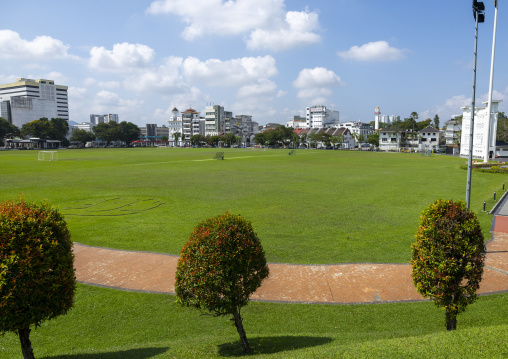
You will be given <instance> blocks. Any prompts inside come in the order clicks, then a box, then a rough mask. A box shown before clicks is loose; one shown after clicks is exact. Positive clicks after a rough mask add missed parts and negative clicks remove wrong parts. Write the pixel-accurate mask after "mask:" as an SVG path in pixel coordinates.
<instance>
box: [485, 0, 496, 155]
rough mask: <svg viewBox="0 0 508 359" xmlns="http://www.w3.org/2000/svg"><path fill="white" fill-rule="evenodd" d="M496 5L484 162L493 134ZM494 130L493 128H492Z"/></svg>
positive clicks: (488, 152)
mask: <svg viewBox="0 0 508 359" xmlns="http://www.w3.org/2000/svg"><path fill="white" fill-rule="evenodd" d="M494 5H495V7H496V9H495V13H494V35H493V39H492V58H491V62H490V84H489V103H488V105H487V116H488V120H487V138H485V155H484V157H483V162H488V161H489V154H490V146H491V138H490V136H491V135H492V134H493V132H492V133H491V131H490V130H491V126H492V123H491V115H490V113H491V112H492V91H493V87H494V59H495V57H496V33H497V0H495V1H494ZM492 130H493V129H492ZM495 146H496V140H495V139H494V151H495V148H496V147H495Z"/></svg>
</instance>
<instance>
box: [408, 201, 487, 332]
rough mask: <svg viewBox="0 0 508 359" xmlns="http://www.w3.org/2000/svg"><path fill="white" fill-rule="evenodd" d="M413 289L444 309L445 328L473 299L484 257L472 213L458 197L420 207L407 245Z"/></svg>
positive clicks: (450, 327) (454, 323)
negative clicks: (412, 233) (422, 209)
mask: <svg viewBox="0 0 508 359" xmlns="http://www.w3.org/2000/svg"><path fill="white" fill-rule="evenodd" d="M411 249H412V253H411V267H412V272H411V274H412V276H413V283H414V285H415V287H416V290H417V291H418V292H419V293H420V294H421V295H422V296H424V297H425V298H430V299H431V300H432V301H433V302H434V303H435V304H436V305H437V306H438V307H442V308H444V309H445V310H446V329H447V330H455V329H457V315H458V314H459V313H461V312H463V311H464V310H465V309H466V307H467V305H468V304H471V303H473V302H474V301H476V299H477V294H476V291H477V290H478V288H479V286H480V281H481V279H482V274H483V266H484V261H485V252H484V250H485V248H484V239H483V234H482V231H481V228H480V224H479V222H478V219H477V218H476V215H475V214H474V213H473V212H471V211H469V210H468V209H467V208H466V205H465V203H464V202H462V201H457V202H453V201H450V200H443V199H439V200H436V201H435V202H434V203H433V204H431V205H429V206H428V207H427V208H425V209H424V211H423V212H422V215H421V217H420V221H419V227H418V232H417V234H416V242H415V243H413V244H412V245H411Z"/></svg>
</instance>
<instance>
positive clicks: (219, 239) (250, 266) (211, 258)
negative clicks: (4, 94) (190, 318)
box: [175, 212, 268, 353]
mask: <svg viewBox="0 0 508 359" xmlns="http://www.w3.org/2000/svg"><path fill="white" fill-rule="evenodd" d="M266 277H268V265H267V264H266V259H265V253H264V251H263V248H262V246H261V243H260V241H259V239H258V238H257V236H256V234H255V233H254V230H253V229H252V225H251V223H250V222H249V221H247V220H245V219H243V218H242V217H240V216H237V215H232V214H229V213H227V212H226V213H225V214H223V215H220V216H217V217H214V218H211V219H208V220H206V221H203V222H201V223H199V224H198V225H197V226H196V228H195V229H194V231H193V232H192V234H191V236H190V238H189V241H188V242H187V243H186V244H185V245H184V247H183V248H182V252H181V256H180V259H179V261H178V266H177V272H176V283H175V291H176V295H177V296H178V301H179V302H180V303H181V304H183V305H185V306H189V307H194V308H197V309H200V310H204V311H209V312H212V313H213V314H214V315H215V316H223V315H229V314H231V315H232V316H233V320H234V323H235V326H236V329H237V331H238V334H239V335H240V340H241V342H242V348H243V351H244V352H245V353H250V347H249V343H248V341H247V336H246V334H245V331H244V329H243V324H242V317H241V315H240V309H241V308H242V307H243V306H245V305H247V302H248V301H249V297H250V295H251V294H252V293H254V292H255V291H256V289H257V288H258V287H259V286H260V285H261V282H262V281H263V280H264V279H265V278H266Z"/></svg>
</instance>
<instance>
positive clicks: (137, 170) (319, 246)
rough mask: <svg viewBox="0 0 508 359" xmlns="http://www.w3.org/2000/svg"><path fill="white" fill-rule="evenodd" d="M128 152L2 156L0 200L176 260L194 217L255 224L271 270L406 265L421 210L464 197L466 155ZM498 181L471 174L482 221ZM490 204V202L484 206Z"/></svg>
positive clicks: (87, 237)
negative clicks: (45, 210) (43, 208)
mask: <svg viewBox="0 0 508 359" xmlns="http://www.w3.org/2000/svg"><path fill="white" fill-rule="evenodd" d="M221 151H224V152H225V160H224V161H221V160H213V157H214V155H215V152H216V150H215V149H175V148H160V149H157V148H133V149H84V150H61V151H59V160H58V161H53V162H47V161H38V160H37V153H38V152H37V151H2V152H0V168H1V170H0V198H1V199H13V198H16V197H17V196H19V195H21V194H22V193H23V194H24V196H25V197H26V198H27V199H30V200H42V199H47V200H48V201H50V202H51V203H53V204H54V205H55V206H57V207H58V208H59V209H60V210H61V212H62V213H64V214H65V218H66V220H67V222H68V224H69V227H70V230H71V234H72V238H73V240H74V241H76V242H80V243H84V244H89V245H95V246H104V247H110V248H119V249H132V250H142V251H152V252H162V253H171V254H178V253H179V252H180V249H181V247H182V246H183V244H184V243H185V242H186V240H187V239H188V237H189V234H190V233H191V232H192V229H193V228H194V226H195V225H196V224H197V223H198V222H199V221H201V220H203V219H206V218H209V217H212V216H216V215H218V214H221V213H224V212H225V211H229V212H231V213H235V214H241V215H242V216H244V217H245V218H247V219H248V220H250V221H252V223H253V226H254V229H255V230H256V232H257V234H258V236H259V238H260V239H261V241H262V244H263V246H264V248H265V252H266V254H267V259H268V261H270V262H282V263H302V264H309V263H313V264H326V263H342V262H378V263H383V262H384V263H407V262H408V261H409V257H410V244H411V243H412V242H413V238H414V234H415V232H416V229H417V226H418V217H419V215H420V213H421V211H422V210H423V208H424V207H425V206H427V205H428V204H429V203H431V202H432V201H434V200H435V199H437V198H446V199H454V200H458V199H460V200H464V199H465V191H466V171H464V170H462V169H460V168H459V165H460V164H463V163H465V160H464V159H460V158H453V157H449V156H438V155H435V156H432V157H422V156H420V155H417V154H397V153H375V152H358V151H316V150H298V151H297V152H296V155H293V156H289V155H288V153H289V151H287V150H253V149H225V150H221ZM505 179H506V176H504V175H499V174H489V173H473V181H472V183H473V186H472V206H471V208H472V209H473V210H474V211H475V212H476V213H477V215H478V216H479V218H480V221H481V223H482V227H483V230H484V233H485V235H487V236H488V235H489V230H490V224H491V220H492V218H491V216H490V215H488V214H485V213H482V212H481V210H482V206H483V201H484V200H489V199H490V198H491V197H492V194H493V192H494V191H497V192H498V198H500V196H501V195H502V193H501V192H502V191H501V188H502V185H503V182H504V181H505ZM492 202H493V201H492V200H490V201H489V205H492Z"/></svg>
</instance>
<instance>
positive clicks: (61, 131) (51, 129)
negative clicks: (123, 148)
mask: <svg viewBox="0 0 508 359" xmlns="http://www.w3.org/2000/svg"><path fill="white" fill-rule="evenodd" d="M68 133H69V122H68V121H67V120H66V119H63V118H52V119H51V120H48V119H47V118H45V117H42V118H40V119H38V120H35V121H31V122H28V123H25V124H23V125H22V126H21V129H19V128H18V127H17V126H15V125H13V124H11V123H9V122H8V121H7V120H6V119H4V118H1V117H0V141H3V139H4V138H5V137H7V136H10V137H21V138H30V137H35V138H40V139H43V140H58V141H61V143H62V145H63V146H68V145H69V143H70V142H80V143H83V144H85V143H86V142H90V141H94V140H101V141H106V142H107V143H110V142H111V141H123V142H125V143H127V144H129V143H131V142H132V141H135V140H137V139H138V138H139V135H140V130H139V127H138V126H136V125H135V124H133V123H131V122H125V121H123V122H120V123H116V122H110V123H100V124H98V125H97V126H94V127H93V133H92V132H89V131H86V130H82V129H77V130H74V131H73V132H72V134H71V136H70V139H67V134H68Z"/></svg>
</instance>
